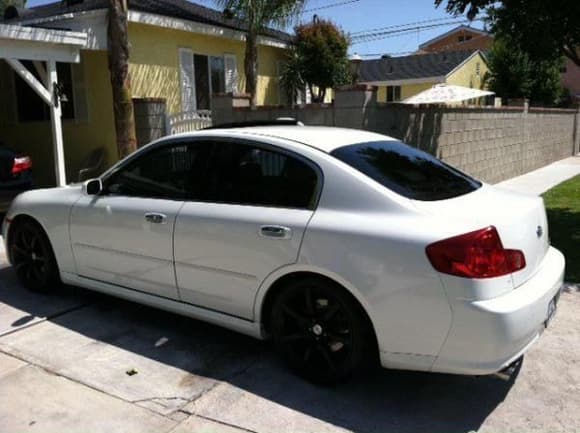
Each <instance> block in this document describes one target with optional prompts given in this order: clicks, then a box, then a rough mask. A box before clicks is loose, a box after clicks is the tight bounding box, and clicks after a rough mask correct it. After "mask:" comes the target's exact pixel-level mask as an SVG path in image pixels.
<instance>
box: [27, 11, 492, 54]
mask: <svg viewBox="0 0 580 433" xmlns="http://www.w3.org/2000/svg"><path fill="white" fill-rule="evenodd" d="M52 1H53V0H29V1H28V6H29V7H31V6H36V5H39V4H44V3H51V2H52ZM342 1H345V0H307V6H306V10H308V9H314V8H319V7H323V6H328V5H333V4H336V3H341V2H342ZM352 1H353V2H352V3H348V4H344V5H342V6H334V7H331V8H328V9H321V10H316V11H312V12H306V13H305V14H304V16H303V19H304V20H305V21H308V20H311V19H312V15H313V14H314V13H316V14H317V15H318V16H320V17H321V18H330V19H331V20H332V21H334V22H335V23H337V24H339V25H340V26H341V27H342V28H343V29H344V30H345V31H347V32H351V33H353V32H357V31H361V30H369V29H374V28H380V27H386V26H391V25H399V24H407V23H414V22H417V21H424V20H433V19H439V18H450V19H452V17H450V16H449V15H448V14H447V13H446V12H445V10H444V8H443V7H440V8H438V9H436V8H435V6H434V1H433V0H352ZM197 2H198V3H200V4H203V5H206V6H212V5H213V4H214V3H213V1H212V0H198V1H197ZM473 26H474V27H477V28H481V27H482V25H481V23H479V22H477V23H474V24H473ZM453 27H455V25H448V26H443V27H437V28H434V29H422V30H419V31H413V32H412V33H408V34H405V35H399V36H397V37H389V38H386V39H381V40H376V41H372V42H364V43H360V44H355V45H353V46H352V47H351V49H350V51H351V53H353V52H356V53H359V54H361V55H369V54H383V53H390V54H393V53H402V52H408V51H414V50H415V49H417V46H418V45H419V44H420V43H422V42H424V41H426V40H428V39H430V38H433V37H435V36H437V35H439V34H441V33H444V32H446V31H447V30H449V29H451V28H453ZM369 57H370V56H365V58H369Z"/></svg>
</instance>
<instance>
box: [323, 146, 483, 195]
mask: <svg viewBox="0 0 580 433" xmlns="http://www.w3.org/2000/svg"><path fill="white" fill-rule="evenodd" d="M332 155H333V156H335V157H336V158H338V159H340V160H341V161H343V162H345V163H347V164H348V165H350V166H352V167H354V168H356V169H357V170H358V171H360V172H362V173H364V174H366V175H367V176H369V177H370V178H372V179H374V180H376V181H377V182H379V183H381V184H382V185H384V186H385V187H387V188H389V189H390V190H392V191H394V192H396V193H398V194H400V195H402V196H404V197H408V198H411V199H414V200H423V201H433V200H445V199H449V198H453V197H458V196H460V195H464V194H467V193H469V192H472V191H474V190H476V189H478V188H479V187H480V186H481V183H479V182H477V181H476V180H474V179H472V178H471V177H469V176H467V175H466V174H463V173H461V172H460V171H459V170H456V169H454V168H453V167H450V166H448V165H447V164H445V163H443V162H441V161H440V160H438V159H437V158H435V157H434V156H432V155H429V154H428V153H425V152H422V151H420V150H418V149H415V148H412V147H410V146H407V145H406V144H403V143H401V142H398V141H377V142H371V143H361V144H353V145H350V146H345V147H340V148H338V149H335V150H334V151H333V152H332Z"/></svg>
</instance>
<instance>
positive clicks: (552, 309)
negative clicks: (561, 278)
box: [544, 290, 560, 328]
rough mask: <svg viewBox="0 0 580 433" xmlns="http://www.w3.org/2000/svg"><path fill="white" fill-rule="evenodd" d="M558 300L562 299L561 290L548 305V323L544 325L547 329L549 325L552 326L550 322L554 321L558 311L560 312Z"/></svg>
mask: <svg viewBox="0 0 580 433" xmlns="http://www.w3.org/2000/svg"><path fill="white" fill-rule="evenodd" d="M558 299H560V291H559V290H558V293H556V296H554V297H553V298H552V300H551V301H550V303H549V304H548V316H547V319H546V321H545V322H544V325H545V326H546V328H547V327H548V325H549V324H550V322H551V321H552V319H553V318H554V316H555V315H556V311H557V310H558Z"/></svg>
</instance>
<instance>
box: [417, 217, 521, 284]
mask: <svg viewBox="0 0 580 433" xmlns="http://www.w3.org/2000/svg"><path fill="white" fill-rule="evenodd" d="M427 257H429V261H430V262H431V264H432V265H433V267H434V268H435V269H436V270H437V271H439V272H442V273H444V274H449V275H455V276H458V277H465V278H492V277H500V276H502V275H507V274H511V273H512V272H515V271H519V270H520V269H523V268H525V267H526V258H525V257H524V253H523V252H522V251H519V250H506V249H504V247H503V245H502V243H501V239H500V238H499V234H498V233H497V230H496V228H495V227H493V226H490V227H487V228H485V229H481V230H477V231H475V232H471V233H466V234H464V235H460V236H456V237H453V238H449V239H444V240H442V241H439V242H435V243H434V244H431V245H429V246H428V247H427Z"/></svg>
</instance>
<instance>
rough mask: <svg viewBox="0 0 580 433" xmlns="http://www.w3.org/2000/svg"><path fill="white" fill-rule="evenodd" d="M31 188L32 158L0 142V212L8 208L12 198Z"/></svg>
mask: <svg viewBox="0 0 580 433" xmlns="http://www.w3.org/2000/svg"><path fill="white" fill-rule="evenodd" d="M31 188H32V160H31V159H30V157H29V156H26V155H21V154H19V153H18V152H16V151H14V150H12V149H10V148H8V147H4V146H3V145H2V144H1V143H0V213H4V212H6V211H7V210H8V207H9V206H10V203H11V202H12V199H14V197H16V196H17V195H18V194H20V193H21V192H22V191H26V190H28V189H31Z"/></svg>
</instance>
